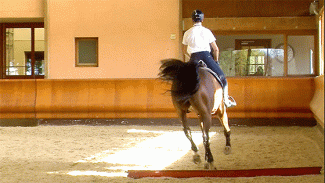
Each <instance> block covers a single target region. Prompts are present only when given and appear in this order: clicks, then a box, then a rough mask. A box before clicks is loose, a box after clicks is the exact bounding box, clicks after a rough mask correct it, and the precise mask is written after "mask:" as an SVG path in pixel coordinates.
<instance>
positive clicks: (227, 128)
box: [221, 109, 231, 155]
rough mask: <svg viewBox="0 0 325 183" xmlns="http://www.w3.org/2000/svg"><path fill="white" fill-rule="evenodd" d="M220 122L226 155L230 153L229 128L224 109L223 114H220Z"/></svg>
mask: <svg viewBox="0 0 325 183" xmlns="http://www.w3.org/2000/svg"><path fill="white" fill-rule="evenodd" d="M221 122H222V125H223V127H224V135H225V137H226V147H225V150H224V153H225V154H226V155H228V154H230V153H231V144H230V128H229V124H228V116H227V113H226V110H225V109H224V111H223V115H222V116H221Z"/></svg>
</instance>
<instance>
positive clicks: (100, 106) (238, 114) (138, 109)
mask: <svg viewBox="0 0 325 183" xmlns="http://www.w3.org/2000/svg"><path fill="white" fill-rule="evenodd" d="M228 82H229V90H230V91H229V93H230V95H231V96H233V97H234V98H235V99H236V101H237V103H238V106H237V107H234V108H230V109H229V110H228V114H229V117H230V118H312V117H313V113H312V112H311V110H310V107H309V103H310V102H311V100H312V97H313V95H314V90H315V86H314V78H308V77H304V78H258V77H256V78H229V79H228ZM169 88H170V85H169V84H166V83H164V82H162V81H160V80H157V79H87V80H86V79H76V80H70V79H65V80H56V79H53V80H50V79H49V80H47V79H45V80H0V118H33V117H34V118H38V119H42V118H50V119H60V118H70V119H72V118H75V119H76V118H79V119H80V118H175V117H177V115H176V112H175V109H174V107H173V105H172V102H171V97H170V94H169V93H168V92H166V91H167V90H168V89H169ZM189 117H191V118H193V117H196V115H195V114H194V113H190V114H189Z"/></svg>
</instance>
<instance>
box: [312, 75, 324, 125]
mask: <svg viewBox="0 0 325 183" xmlns="http://www.w3.org/2000/svg"><path fill="white" fill-rule="evenodd" d="M310 108H311V110H312V111H313V113H314V115H315V118H316V120H317V122H318V123H319V124H320V125H321V126H322V127H323V129H324V75H322V76H318V77H317V78H315V94H314V97H313V99H312V101H311V102H310Z"/></svg>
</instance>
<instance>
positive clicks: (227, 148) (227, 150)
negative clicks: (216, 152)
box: [223, 146, 231, 155]
mask: <svg viewBox="0 0 325 183" xmlns="http://www.w3.org/2000/svg"><path fill="white" fill-rule="evenodd" d="M223 152H224V153H225V155H229V154H230V153H231V147H230V146H226V147H225V150H224V151H223Z"/></svg>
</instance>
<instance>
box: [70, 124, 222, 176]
mask: <svg viewBox="0 0 325 183" xmlns="http://www.w3.org/2000/svg"><path fill="white" fill-rule="evenodd" d="M128 133H159V134H161V135H160V136H158V137H154V138H151V139H148V140H146V141H144V142H141V143H139V144H137V145H135V146H134V147H130V148H128V149H125V150H121V151H118V152H116V153H113V154H111V152H110V151H109V150H106V151H103V152H101V153H98V154H95V155H93V156H90V157H88V158H85V159H82V160H79V161H77V162H76V163H94V164H95V163H107V164H113V165H116V166H111V167H106V168H105V169H107V170H109V171H111V172H112V173H110V172H97V171H91V170H89V171H78V170H75V171H70V172H68V173H67V174H68V175H72V176H79V175H94V176H106V177H114V176H118V177H126V176H127V173H126V171H127V170H163V169H164V168H165V167H167V166H169V165H171V164H172V163H174V162H175V161H177V160H178V159H180V158H182V157H183V156H184V155H186V154H187V153H188V152H189V151H191V145H190V142H189V140H188V139H187V138H186V136H185V134H184V132H183V131H176V132H175V131H147V130H136V129H130V130H128ZM209 134H210V138H211V137H212V136H214V135H216V133H215V132H210V133H209ZM192 138H193V141H194V142H195V143H196V144H197V145H200V144H202V142H203V139H202V132H200V131H193V132H192Z"/></svg>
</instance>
